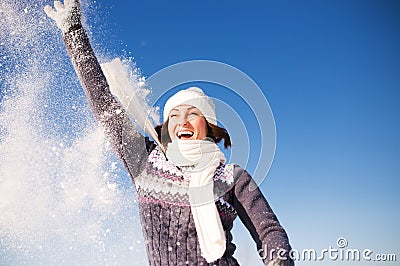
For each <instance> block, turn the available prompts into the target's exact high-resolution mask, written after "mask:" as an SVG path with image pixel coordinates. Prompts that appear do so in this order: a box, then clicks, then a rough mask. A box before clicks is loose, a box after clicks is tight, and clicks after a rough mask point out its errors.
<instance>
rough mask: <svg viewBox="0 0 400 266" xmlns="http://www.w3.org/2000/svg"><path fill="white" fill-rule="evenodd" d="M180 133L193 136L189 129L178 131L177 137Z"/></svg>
mask: <svg viewBox="0 0 400 266" xmlns="http://www.w3.org/2000/svg"><path fill="white" fill-rule="evenodd" d="M182 135H190V136H193V132H191V131H179V132H178V137H181V136H182Z"/></svg>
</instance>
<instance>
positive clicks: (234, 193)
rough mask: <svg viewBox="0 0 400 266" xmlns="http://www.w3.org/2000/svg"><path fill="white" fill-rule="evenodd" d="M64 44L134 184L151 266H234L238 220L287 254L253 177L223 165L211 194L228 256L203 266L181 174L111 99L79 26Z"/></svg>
mask: <svg viewBox="0 0 400 266" xmlns="http://www.w3.org/2000/svg"><path fill="white" fill-rule="evenodd" d="M64 42H65V44H66V47H67V51H68V53H69V55H70V57H71V60H72V63H73V65H74V68H75V70H76V72H77V74H78V76H79V79H80V81H81V83H82V86H83V88H84V90H85V93H86V96H87V99H88V102H89V105H90V108H91V110H92V111H93V114H94V116H95V118H96V120H97V121H98V122H99V123H100V125H101V126H102V127H103V128H104V131H105V133H106V135H107V137H108V139H109V141H110V143H111V145H112V147H113V149H114V150H115V152H116V154H117V155H118V157H119V158H120V159H121V161H122V163H123V164H124V166H125V168H126V169H127V171H128V172H129V174H130V176H131V178H132V180H133V182H134V184H135V187H136V191H137V196H138V202H139V213H140V219H141V223H142V228H143V234H144V239H145V242H146V248H147V253H148V259H149V264H150V265H238V262H237V261H236V259H235V258H234V257H233V253H234V251H235V249H236V247H235V245H234V244H233V243H232V235H231V232H230V231H231V229H232V226H233V221H234V220H235V218H236V217H237V216H239V218H240V219H241V221H242V222H243V223H244V225H245V226H246V228H247V229H248V230H249V232H250V234H251V236H252V237H253V239H254V241H255V243H256V245H257V249H258V250H259V249H262V248H265V247H266V246H267V247H268V252H269V251H271V250H272V249H274V250H276V251H278V250H279V249H284V250H286V251H287V252H288V251H289V250H290V245H289V241H288V237H287V235H286V233H285V230H284V229H283V228H282V226H281V225H280V224H279V222H278V220H277V218H276V216H275V214H274V213H273V211H272V210H271V208H270V206H269V205H268V203H267V201H266V200H265V198H264V196H263V195H262V193H261V191H260V190H259V189H258V188H257V189H255V190H253V191H250V190H249V186H250V184H251V183H252V182H254V181H253V180H252V178H251V176H250V175H249V174H248V173H247V172H246V171H244V170H243V169H242V168H240V167H239V166H237V165H232V164H227V165H224V164H221V165H220V166H219V167H218V168H217V170H216V172H215V175H214V190H215V193H217V194H218V195H221V196H220V197H219V199H218V200H216V202H215V204H216V206H217V210H218V212H219V214H220V217H221V222H222V226H223V229H224V231H225V235H226V251H225V253H224V255H223V256H222V257H221V258H220V259H219V260H217V261H215V262H213V263H207V262H206V260H205V259H204V258H203V257H202V256H201V251H200V246H199V242H198V239H197V234H196V228H195V224H194V221H193V217H192V214H191V209H190V204H189V198H188V180H187V179H186V178H185V177H184V176H185V175H184V174H183V172H182V171H183V169H179V168H178V167H176V166H175V165H173V164H171V163H170V162H169V161H168V160H167V159H166V158H165V155H164V153H163V152H161V151H160V149H159V148H158V147H157V146H156V145H155V144H154V143H153V142H151V141H149V140H148V139H147V138H145V137H143V136H142V135H141V134H139V133H138V131H137V130H136V128H135V125H134V123H133V122H132V121H131V120H130V119H129V118H128V116H127V114H126V112H125V111H124V109H123V107H122V106H121V105H120V103H119V102H118V101H117V100H116V99H115V98H114V97H113V95H112V94H111V92H110V90H109V86H108V84H107V81H106V79H105V77H104V74H103V72H102V70H101V67H100V65H99V63H98V61H97V59H96V56H95V54H94V52H93V50H92V48H91V45H90V42H89V38H88V36H87V34H86V32H85V30H84V29H83V28H82V27H78V28H77V29H74V30H72V31H71V32H69V33H66V34H65V35H64ZM280 254H282V253H280ZM286 254H287V253H286ZM264 257H265V259H264V263H265V264H266V265H267V264H268V263H269V262H271V264H273V265H293V262H292V261H291V260H290V259H288V260H283V261H280V260H279V259H278V258H277V256H276V254H275V253H273V254H272V257H271V256H270V254H267V256H264ZM275 263H276V264H275ZM271 264H270V265H271Z"/></svg>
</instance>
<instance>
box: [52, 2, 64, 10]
mask: <svg viewBox="0 0 400 266" xmlns="http://www.w3.org/2000/svg"><path fill="white" fill-rule="evenodd" d="M54 7H55V9H56V10H57V11H60V10H62V9H64V5H63V4H62V3H61V2H60V1H54Z"/></svg>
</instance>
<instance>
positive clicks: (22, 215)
mask: <svg viewBox="0 0 400 266" xmlns="http://www.w3.org/2000/svg"><path fill="white" fill-rule="evenodd" d="M46 4H49V3H48V2H47V1H42V0H40V1H34V2H31V1H27V0H26V1H14V0H3V1H1V3H0V23H1V25H2V30H1V31H0V264H1V265H11V264H12V265H25V264H26V265H38V264H44V265H58V264H59V265H71V264H73V265H79V264H93V265H104V264H107V265H109V264H111V265H121V264H129V265H145V264H146V261H147V259H146V257H145V256H146V255H145V254H146V252H145V251H144V243H143V239H142V233H141V229H140V222H139V216H138V213H137V202H136V195H135V191H134V189H133V187H132V184H131V180H130V179H129V177H128V176H127V175H126V173H125V171H124V170H123V168H122V166H121V165H120V163H119V161H118V159H117V158H115V157H114V155H113V154H112V152H111V151H110V148H109V145H108V143H107V141H106V139H105V137H104V135H103V133H102V131H101V129H100V128H99V127H98V126H97V124H96V123H95V121H94V119H93V117H92V115H91V113H90V111H89V110H88V107H87V102H86V99H85V96H84V93H83V91H82V88H81V87H80V85H79V81H78V79H77V77H76V74H75V73H74V70H73V68H72V65H71V63H70V61H69V58H68V57H67V53H66V51H65V47H64V44H63V43H62V40H61V33H60V32H59V31H58V29H56V26H55V23H53V22H52V21H50V19H48V18H47V17H46V15H45V13H44V12H43V7H44V6H45V5H46ZM86 5H87V3H86ZM83 6H85V3H83Z"/></svg>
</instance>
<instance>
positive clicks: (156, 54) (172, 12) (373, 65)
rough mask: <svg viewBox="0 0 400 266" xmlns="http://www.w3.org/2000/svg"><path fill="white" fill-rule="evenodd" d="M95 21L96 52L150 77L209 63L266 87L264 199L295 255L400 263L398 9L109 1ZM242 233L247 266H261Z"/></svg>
mask: <svg viewBox="0 0 400 266" xmlns="http://www.w3.org/2000/svg"><path fill="white" fill-rule="evenodd" d="M87 12H88V13H87V24H88V25H90V26H91V31H92V36H91V37H92V42H93V45H94V47H95V49H96V51H97V52H98V53H99V54H102V55H107V56H108V57H113V56H120V55H123V54H126V55H129V56H133V57H134V59H135V62H136V64H137V66H138V67H139V68H140V69H141V70H142V73H143V75H144V76H147V77H148V76H151V75H152V74H154V73H155V72H157V71H159V70H161V69H163V68H165V67H167V66H170V65H173V64H176V63H179V62H183V61H188V60H197V59H203V60H213V61H219V62H223V63H226V64H229V65H232V66H234V67H236V68H238V69H240V70H241V71H242V72H244V73H246V74H247V75H248V76H249V77H251V78H252V79H253V80H254V81H255V82H256V83H257V85H258V86H259V87H260V88H261V89H262V91H263V92H264V94H265V96H266V98H267V99H268V102H269V105H270V107H271V109H272V112H273V115H274V118H275V123H276V130H277V131H276V132H277V142H276V145H277V146H276V154H275V159H274V162H273V164H272V167H271V170H270V172H269V174H268V176H267V178H266V179H265V181H264V182H263V183H262V185H261V189H262V190H263V192H264V194H265V196H266V197H267V199H268V201H269V203H270V205H271V206H272V208H273V209H274V211H275V212H276V214H277V216H278V218H279V219H280V221H281V223H282V224H283V225H284V227H285V229H286V230H287V232H288V234H289V237H290V241H291V243H292V245H293V246H294V247H295V248H298V249H300V250H301V249H305V248H307V249H310V248H314V249H317V250H321V249H323V248H328V247H329V246H333V247H335V246H336V240H337V238H339V237H345V238H346V239H347V241H348V243H349V247H350V248H359V249H365V248H370V249H373V250H374V251H375V253H385V252H386V253H396V254H397V258H398V260H399V259H400V252H399V248H398V247H399V246H400V242H399V240H398V235H400V229H399V228H398V225H397V222H396V221H398V220H399V219H400V215H399V209H398V203H399V202H400V201H399V199H400V198H399V194H398V190H399V185H400V181H399V178H400V167H399V165H400V164H399V163H398V162H399V159H400V156H399V155H400V123H399V111H400V108H399V104H398V102H399V100H400V75H399V73H400V51H399V48H398V47H399V46H400V27H399V26H400V16H399V15H398V14H399V12H400V4H399V2H398V1H395V0H393V1H389V0H382V1H377V0H374V1H373V0H364V1H361V0H359V1H357V0H349V1H344V0H337V1H333V0H325V1H311V0H302V1H246V2H245V1H240V2H239V1H225V0H224V1H199V2H194V1H125V0H124V1H111V0H103V1H96V2H95V3H92V4H91V6H89V7H88V9H87ZM221 97H223V95H221ZM238 111H239V112H240V110H238ZM221 116H223V114H221ZM251 123H252V122H251ZM252 127H253V130H257V129H256V128H254V127H255V124H250V125H249V130H251V129H252ZM251 141H252V140H250V142H251ZM237 224H238V228H239V229H236V233H237V236H236V242H239V244H240V243H242V244H241V245H239V251H238V255H239V256H240V258H241V261H242V262H243V263H245V262H247V263H250V261H257V259H255V258H254V254H253V255H251V256H249V257H246V254H245V253H244V252H243V250H245V251H246V252H247V251H248V250H249V249H252V248H251V247H252V246H250V247H249V246H248V245H252V244H247V243H251V241H250V240H249V237H248V236H247V235H246V232H245V230H243V228H241V227H240V225H239V223H237ZM251 263H253V262H251ZM330 263H331V264H332V265H337V264H335V263H338V262H330ZM364 263H365V262H364ZM311 264H314V263H312V262H299V263H298V265H311ZM328 264H329V261H328V262H327V261H324V262H320V265H328ZM342 264H343V265H348V264H352V265H355V263H350V262H347V263H346V262H342ZM369 264H370V265H374V263H373V262H370V263H369ZM395 264H396V263H394V262H391V263H390V262H388V263H387V264H385V263H380V264H379V265H395ZM245 265H246V264H245ZM249 265H250V264H249ZM356 265H365V264H363V262H360V264H356Z"/></svg>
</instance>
